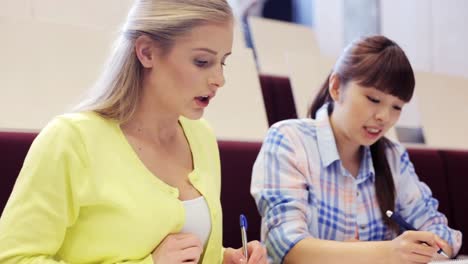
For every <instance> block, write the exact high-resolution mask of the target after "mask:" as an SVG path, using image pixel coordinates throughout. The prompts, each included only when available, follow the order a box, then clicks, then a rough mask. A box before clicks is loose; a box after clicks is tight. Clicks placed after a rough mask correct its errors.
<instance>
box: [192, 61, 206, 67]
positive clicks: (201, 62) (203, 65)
mask: <svg viewBox="0 0 468 264" xmlns="http://www.w3.org/2000/svg"><path fill="white" fill-rule="evenodd" d="M193 63H194V64H195V65H196V66H198V67H200V68H202V67H205V66H206V65H207V64H208V61H206V60H194V61H193Z"/></svg>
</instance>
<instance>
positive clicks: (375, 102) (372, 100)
mask: <svg viewBox="0 0 468 264" xmlns="http://www.w3.org/2000/svg"><path fill="white" fill-rule="evenodd" d="M367 99H369V101H371V102H372V103H374V104H378V103H380V100H379V99H376V98H374V97H372V96H367Z"/></svg>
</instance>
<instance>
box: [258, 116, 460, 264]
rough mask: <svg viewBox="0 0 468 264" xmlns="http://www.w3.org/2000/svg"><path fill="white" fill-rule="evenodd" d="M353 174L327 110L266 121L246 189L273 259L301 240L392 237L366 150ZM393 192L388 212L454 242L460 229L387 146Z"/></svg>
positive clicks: (399, 150)
mask: <svg viewBox="0 0 468 264" xmlns="http://www.w3.org/2000/svg"><path fill="white" fill-rule="evenodd" d="M363 151H364V153H363V154H364V155H363V158H362V160H361V165H360V169H359V173H358V175H357V177H353V176H352V175H351V174H350V173H349V172H348V171H347V170H346V169H345V168H344V167H343V165H342V162H341V160H340V157H339V155H338V150H337V147H336V142H335V138H334V135H333V131H332V129H331V126H330V122H329V118H328V113H327V111H326V108H324V107H323V108H321V110H320V111H319V112H318V113H317V120H312V119H296V120H287V121H282V122H279V123H277V124H275V125H273V126H272V127H271V128H270V130H269V131H268V135H267V137H266V139H265V141H264V142H263V146H262V149H261V151H260V153H259V155H258V157H257V160H256V162H255V165H254V168H253V175H252V185H251V193H252V195H253V197H254V199H255V201H256V203H257V207H258V210H259V212H260V215H261V216H262V241H263V242H264V243H265V245H266V247H267V249H268V255H269V257H270V258H271V259H270V260H271V261H272V263H281V262H282V261H283V259H284V257H285V256H286V254H287V253H288V252H289V250H291V248H292V247H293V246H294V245H295V244H296V243H298V242H299V241H300V240H302V239H304V238H306V237H314V238H319V239H325V240H336V241H343V240H347V239H352V238H356V237H357V238H359V240H363V241H378V240H390V239H392V238H394V237H395V236H396V235H397V234H395V233H394V232H392V231H390V230H389V229H387V227H386V226H385V225H384V223H383V221H382V215H381V213H380V209H379V205H378V202H377V197H376V194H375V187H374V181H375V173H374V167H373V164H372V157H371V152H370V148H369V147H364V148H363ZM386 153H387V160H388V163H389V165H390V169H391V171H392V174H393V179H394V182H395V189H396V192H397V193H396V206H395V211H396V212H397V213H399V214H400V215H401V216H402V217H403V218H404V219H405V220H406V221H407V222H409V223H410V224H412V225H413V226H415V227H416V228H417V229H420V230H426V231H432V232H433V233H435V234H437V235H439V236H440V237H441V238H443V239H444V240H446V241H448V243H449V244H450V245H451V246H452V247H453V249H454V253H456V252H458V250H459V248H460V246H461V236H462V235H461V233H460V231H457V230H453V229H450V228H449V227H448V226H447V218H446V217H445V216H444V215H443V214H442V213H440V212H438V211H437V207H438V201H437V200H436V199H435V198H433V197H432V193H431V190H430V189H429V187H428V186H427V185H426V184H425V183H423V182H421V181H419V179H418V176H417V175H416V173H415V171H414V167H413V164H412V163H411V162H410V160H409V157H408V153H407V152H406V150H405V149H404V148H403V147H402V146H401V145H399V144H397V143H391V146H389V147H388V148H387V149H386Z"/></svg>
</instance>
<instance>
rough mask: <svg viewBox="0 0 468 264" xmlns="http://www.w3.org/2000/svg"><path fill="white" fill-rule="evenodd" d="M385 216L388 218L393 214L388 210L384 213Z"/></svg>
mask: <svg viewBox="0 0 468 264" xmlns="http://www.w3.org/2000/svg"><path fill="white" fill-rule="evenodd" d="M385 214H386V215H387V216H388V217H392V215H393V212H392V211H390V210H387V212H385Z"/></svg>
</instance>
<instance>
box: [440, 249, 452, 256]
mask: <svg viewBox="0 0 468 264" xmlns="http://www.w3.org/2000/svg"><path fill="white" fill-rule="evenodd" d="M440 254H441V255H442V256H444V257H446V258H450V257H449V256H448V255H447V254H445V252H444V251H442V249H441V250H440Z"/></svg>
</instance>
